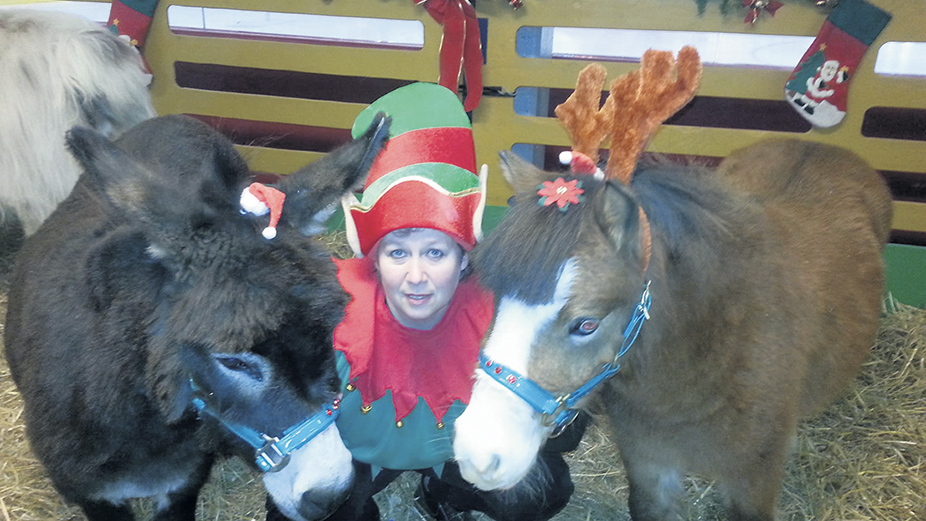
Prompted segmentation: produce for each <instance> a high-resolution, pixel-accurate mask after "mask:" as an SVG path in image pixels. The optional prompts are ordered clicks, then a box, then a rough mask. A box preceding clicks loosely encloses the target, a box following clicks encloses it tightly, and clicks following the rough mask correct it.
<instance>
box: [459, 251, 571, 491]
mask: <svg viewBox="0 0 926 521" xmlns="http://www.w3.org/2000/svg"><path fill="white" fill-rule="evenodd" d="M574 278H575V261H574V260H570V261H568V262H566V264H565V265H564V266H563V269H562V270H561V272H560V276H559V279H558V281H557V284H556V291H555V293H554V296H553V300H552V301H551V302H549V303H546V304H541V305H527V304H525V303H524V302H522V301H519V300H516V299H513V298H510V297H503V298H502V299H501V300H500V301H499V305H498V309H497V310H496V315H495V324H494V326H493V328H492V332H491V333H490V334H489V338H488V340H487V341H486V345H485V347H484V351H485V353H486V355H487V356H488V357H489V358H491V359H492V360H494V361H496V362H498V363H500V364H502V365H504V366H506V367H508V368H509V369H511V370H513V371H516V372H518V373H520V374H521V375H522V376H524V377H525V378H530V375H529V374H528V371H527V368H528V362H529V360H530V354H531V346H532V345H533V344H534V339H535V338H536V336H537V334H538V332H540V331H541V330H542V329H543V328H545V327H546V326H547V325H549V324H550V323H551V322H552V321H553V320H554V319H555V318H556V316H557V314H559V312H560V310H562V309H563V306H564V305H565V304H566V299H567V297H568V295H569V290H570V288H571V286H572V281H573V279H574ZM549 434H550V428H549V427H545V426H543V424H541V422H540V414H539V413H538V412H537V411H535V410H534V409H533V408H532V407H531V406H530V405H529V404H528V403H527V402H525V401H524V400H523V399H521V398H520V397H519V396H518V395H516V394H514V393H513V392H512V391H511V390H510V389H507V388H505V387H504V386H502V385H501V384H499V383H498V382H496V381H495V380H493V379H492V378H491V377H489V376H488V375H486V374H485V373H484V372H483V371H482V370H481V369H480V370H477V371H476V384H475V385H474V387H473V394H472V396H471V397H470V402H469V405H468V406H467V407H466V410H465V411H464V412H463V414H462V415H461V416H460V417H459V418H458V419H457V421H456V424H455V426H454V437H453V452H454V457H455V458H456V460H457V463H458V464H459V466H460V473H461V474H462V476H463V478H464V479H466V480H467V481H469V482H470V483H472V484H474V485H475V486H476V487H478V488H480V489H482V490H495V489H507V488H511V487H512V486H514V485H515V484H517V483H518V481H520V480H521V479H522V478H524V476H525V475H527V473H528V472H529V471H530V469H531V467H532V466H533V465H534V461H535V460H536V458H537V453H538V452H539V451H540V446H541V445H542V444H543V442H544V440H545V439H546V438H547V436H548V435H549Z"/></svg>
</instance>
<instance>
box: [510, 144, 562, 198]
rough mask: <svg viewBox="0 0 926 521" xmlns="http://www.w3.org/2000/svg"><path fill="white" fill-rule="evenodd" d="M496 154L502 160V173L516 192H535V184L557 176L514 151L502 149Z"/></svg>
mask: <svg viewBox="0 0 926 521" xmlns="http://www.w3.org/2000/svg"><path fill="white" fill-rule="evenodd" d="M498 155H499V157H501V160H502V175H503V176H504V177H505V181H508V184H509V185H511V188H513V189H514V192H515V193H516V194H520V193H525V192H536V191H537V185H539V184H540V183H542V182H544V181H550V180H552V179H555V178H556V177H557V174H553V173H551V172H546V171H544V170H541V169H539V168H537V167H536V166H534V165H532V164H531V163H528V162H527V161H525V160H523V159H521V158H520V157H519V156H518V155H517V154H515V153H514V152H509V151H502V152H499V153H498Z"/></svg>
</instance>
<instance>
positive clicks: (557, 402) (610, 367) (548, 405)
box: [479, 282, 653, 437]
mask: <svg viewBox="0 0 926 521" xmlns="http://www.w3.org/2000/svg"><path fill="white" fill-rule="evenodd" d="M649 285H650V283H649V282H647V283H646V286H645V287H644V288H643V296H642V297H641V298H640V302H639V303H638V304H637V306H636V308H634V310H633V315H632V316H631V317H630V323H629V324H627V327H626V328H625V329H624V342H623V343H622V344H621V348H620V350H618V352H617V355H616V356H615V357H614V361H613V362H611V363H609V364H605V365H604V367H602V369H601V372H600V373H598V374H597V375H595V376H594V377H592V379H590V380H589V381H587V382H585V384H584V385H582V386H581V387H579V388H578V389H576V390H575V391H573V392H571V393H569V394H564V395H560V396H558V397H557V396H554V395H553V393H551V392H549V391H547V390H546V389H544V388H543V387H541V386H540V385H538V384H537V383H536V382H534V381H533V380H530V379H529V378H525V377H523V376H521V375H520V374H518V373H517V372H515V371H512V370H511V369H508V368H507V367H505V366H503V365H501V364H497V363H495V362H494V361H492V360H490V359H489V358H488V357H487V356H486V355H485V352H482V351H480V353H479V362H480V366H481V367H482V370H483V371H485V372H486V374H488V375H489V376H491V377H492V378H494V379H495V381H497V382H498V383H500V384H502V385H504V386H505V387H507V388H508V389H510V390H511V391H512V392H513V393H515V394H516V395H518V396H519V397H520V398H521V399H522V400H524V401H525V402H527V403H528V404H530V406H531V407H533V408H534V410H536V411H537V412H539V413H541V414H543V418H542V420H541V421H542V423H543V424H544V425H546V426H548V427H555V428H554V430H553V432H552V433H551V435H550V436H551V437H556V436H558V435H559V434H560V433H561V432H562V431H563V429H565V428H566V427H568V426H569V424H570V423H572V422H573V421H574V420H575V419H576V416H578V415H579V411H578V409H576V408H575V405H576V403H578V401H579V400H581V399H582V398H584V397H585V395H587V394H588V393H590V392H591V391H592V389H594V388H595V387H597V386H598V384H600V383H601V382H604V381H605V380H607V379H609V378H611V377H612V376H614V375H615V374H617V370H618V369H620V368H621V366H620V364H619V363H617V360H618V359H619V358H620V357H622V356H624V354H626V353H627V351H628V350H630V346H632V345H633V343H634V341H636V339H637V336H639V334H640V329H642V328H643V323H644V322H645V321H646V320H647V319H648V318H649V308H650V306H651V305H652V303H653V298H652V295H650V292H649Z"/></svg>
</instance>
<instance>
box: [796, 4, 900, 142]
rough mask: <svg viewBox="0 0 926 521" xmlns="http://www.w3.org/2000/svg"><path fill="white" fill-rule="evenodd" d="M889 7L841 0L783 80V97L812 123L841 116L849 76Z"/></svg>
mask: <svg viewBox="0 0 926 521" xmlns="http://www.w3.org/2000/svg"><path fill="white" fill-rule="evenodd" d="M890 20H891V15H890V13H888V12H886V11H883V10H881V9H880V8H878V7H875V6H873V5H871V4H869V3H868V2H866V1H865V0H840V1H839V3H838V4H836V7H834V8H833V11H832V12H831V13H830V15H829V17H828V18H827V19H826V21H825V22H824V23H823V27H822V28H821V29H820V33H819V34H817V37H816V39H815V40H814V41H813V43H812V44H811V45H810V48H809V49H807V52H806V53H804V57H803V58H801V62H800V64H799V65H798V66H797V68H795V69H794V72H792V73H791V77H790V78H788V83H787V84H786V85H785V99H787V100H788V103H790V104H791V105H792V106H793V107H794V108H795V110H797V112H798V114H800V115H801V116H803V117H804V119H806V120H807V121H809V122H810V123H811V124H812V125H813V126H815V127H832V126H835V125H838V124H839V123H840V122H841V121H842V119H843V118H844V117H845V116H846V97H847V95H848V88H849V80H850V79H851V78H852V75H853V74H855V68H856V67H857V66H858V64H859V62H860V61H861V59H862V56H863V55H864V54H865V51H866V50H868V46H870V45H871V42H873V41H874V40H875V38H877V37H878V35H879V34H881V30H882V29H884V26H886V25H887V23H888V22H889V21H890Z"/></svg>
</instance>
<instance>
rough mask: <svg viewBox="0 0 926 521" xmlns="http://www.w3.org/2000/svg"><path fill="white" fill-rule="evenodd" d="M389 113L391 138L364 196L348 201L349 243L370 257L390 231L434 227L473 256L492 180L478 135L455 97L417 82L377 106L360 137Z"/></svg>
mask: <svg viewBox="0 0 926 521" xmlns="http://www.w3.org/2000/svg"><path fill="white" fill-rule="evenodd" d="M379 112H383V113H385V114H386V115H387V116H390V117H391V118H392V125H391V127H390V135H391V136H390V139H389V141H387V142H386V146H385V147H384V148H383V150H382V151H381V152H380V153H379V155H378V156H377V157H376V159H375V160H374V162H373V166H372V168H371V169H370V173H369V175H368V177H367V180H366V184H365V185H364V188H363V194H362V195H361V197H360V198H359V199H358V198H357V197H356V196H354V195H353V194H349V195H347V196H345V198H344V199H342V201H341V204H342V206H343V208H344V220H345V221H346V225H347V239H348V242H349V243H350V246H351V249H352V250H353V251H354V254H355V255H356V256H357V257H363V256H364V255H367V254H369V253H370V250H371V249H372V248H373V247H374V246H375V245H376V244H377V243H378V242H379V240H380V239H382V238H383V236H385V235H386V234H387V233H389V232H392V231H395V230H398V229H401V228H431V229H435V230H438V231H442V232H444V233H446V234H447V235H449V236H450V237H451V238H453V239H454V240H456V241H457V243H459V244H460V246H462V247H463V248H464V250H466V251H469V250H472V249H473V247H474V246H475V245H476V241H478V240H480V239H482V214H483V211H484V209H485V202H486V200H485V196H486V176H487V173H488V167H486V166H483V167H482V170H481V171H480V173H479V174H478V175H477V174H476V148H475V145H474V144H473V130H472V126H471V125H470V121H469V117H468V116H467V115H466V112H465V111H464V110H463V105H462V104H461V103H460V100H459V99H458V98H457V97H456V95H454V93H453V92H451V91H449V90H447V89H446V88H444V87H441V86H440V85H436V84H433V83H413V84H411V85H408V86H405V87H402V88H399V89H396V90H394V91H392V92H390V93H389V94H386V95H385V96H383V97H381V98H379V99H378V100H376V101H374V102H373V103H372V104H371V105H370V106H369V107H367V108H366V109H364V110H363V112H361V113H360V115H359V116H357V119H356V120H355V121H354V126H353V129H352V130H351V132H352V134H353V135H354V137H355V138H356V137H357V136H358V135H360V134H363V132H364V131H365V130H366V129H367V127H369V125H370V122H371V121H372V120H373V117H374V116H375V115H376V114H377V113H379Z"/></svg>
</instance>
